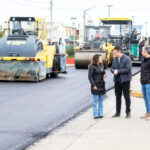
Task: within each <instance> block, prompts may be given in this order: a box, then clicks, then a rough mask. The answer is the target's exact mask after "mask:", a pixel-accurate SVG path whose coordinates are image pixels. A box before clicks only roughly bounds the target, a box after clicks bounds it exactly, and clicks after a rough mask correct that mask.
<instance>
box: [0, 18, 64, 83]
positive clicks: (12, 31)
mask: <svg viewBox="0 0 150 150" xmlns="http://www.w3.org/2000/svg"><path fill="white" fill-rule="evenodd" d="M44 24H45V18H36V17H10V18H9V19H8V29H7V32H6V34H5V36H3V37H2V38H1V39H0V80H7V81H39V80H43V79H45V78H46V77H49V76H52V77H57V76H58V73H65V72H66V61H65V57H66V56H65V54H60V53H56V47H55V45H48V42H47V31H46V29H45V26H44Z"/></svg>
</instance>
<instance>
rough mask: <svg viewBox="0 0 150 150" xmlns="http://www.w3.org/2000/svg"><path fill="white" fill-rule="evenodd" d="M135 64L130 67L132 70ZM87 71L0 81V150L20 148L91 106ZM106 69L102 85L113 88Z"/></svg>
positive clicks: (73, 69) (134, 69) (135, 69)
mask: <svg viewBox="0 0 150 150" xmlns="http://www.w3.org/2000/svg"><path fill="white" fill-rule="evenodd" d="M138 71H139V67H133V73H136V72H138ZM87 74H88V70H76V69H75V68H74V67H72V68H68V74H61V75H60V76H59V78H49V79H46V80H44V81H41V82H39V83H33V82H0V150H24V149H25V148H26V147H27V146H29V145H30V144H32V143H33V142H35V141H37V140H38V139H40V138H42V137H43V136H46V135H47V134H48V133H49V132H50V131H52V130H53V129H55V128H56V127H58V126H59V125H61V124H63V123H64V122H66V121H68V120H69V119H71V118H73V117H74V116H76V115H77V114H78V113H79V112H81V111H83V110H85V109H87V108H88V107H90V106H91V105H92V96H91V94H90V84H89V81H88V76H87ZM112 77H113V76H112V74H111V73H110V71H109V69H107V79H106V88H107V89H110V88H111V87H113V79H112Z"/></svg>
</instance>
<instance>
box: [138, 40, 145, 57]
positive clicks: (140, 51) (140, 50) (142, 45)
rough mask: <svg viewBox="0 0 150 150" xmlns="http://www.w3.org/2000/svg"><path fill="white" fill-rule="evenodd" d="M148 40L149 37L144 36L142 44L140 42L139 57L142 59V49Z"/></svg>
mask: <svg viewBox="0 0 150 150" xmlns="http://www.w3.org/2000/svg"><path fill="white" fill-rule="evenodd" d="M146 41H147V38H146V37H143V38H142V41H141V42H140V44H139V59H140V60H141V58H142V49H143V47H144V46H145V44H146Z"/></svg>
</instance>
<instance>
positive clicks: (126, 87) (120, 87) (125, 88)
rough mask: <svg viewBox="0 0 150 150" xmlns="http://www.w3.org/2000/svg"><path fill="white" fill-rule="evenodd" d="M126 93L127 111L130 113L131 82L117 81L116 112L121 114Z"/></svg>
mask: <svg viewBox="0 0 150 150" xmlns="http://www.w3.org/2000/svg"><path fill="white" fill-rule="evenodd" d="M122 93H123V94H124V98H125V102H126V113H130V105H131V99H130V82H124V83H121V82H115V94H116V112H117V113H119V114H120V111H121V97H122Z"/></svg>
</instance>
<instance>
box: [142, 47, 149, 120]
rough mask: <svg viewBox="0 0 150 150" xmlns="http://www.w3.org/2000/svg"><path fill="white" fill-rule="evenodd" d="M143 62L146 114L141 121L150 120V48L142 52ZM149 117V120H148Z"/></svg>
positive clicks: (143, 91)
mask: <svg viewBox="0 0 150 150" xmlns="http://www.w3.org/2000/svg"><path fill="white" fill-rule="evenodd" d="M142 55H143V57H144V58H143V60H142V64H141V84H142V93H143V98H144V101H145V107H146V114H145V115H144V116H142V117H141V119H145V118H147V119H146V120H150V47H149V46H145V47H144V48H143V50H142ZM148 117H149V118H148Z"/></svg>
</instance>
